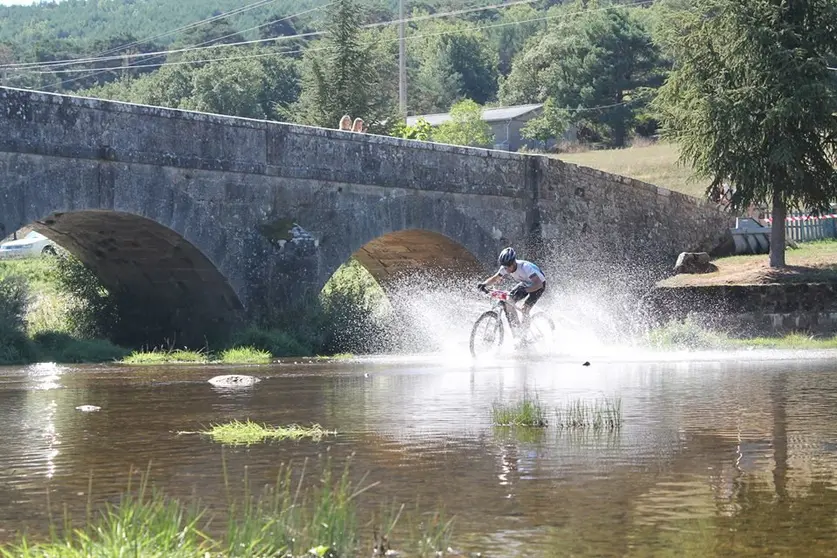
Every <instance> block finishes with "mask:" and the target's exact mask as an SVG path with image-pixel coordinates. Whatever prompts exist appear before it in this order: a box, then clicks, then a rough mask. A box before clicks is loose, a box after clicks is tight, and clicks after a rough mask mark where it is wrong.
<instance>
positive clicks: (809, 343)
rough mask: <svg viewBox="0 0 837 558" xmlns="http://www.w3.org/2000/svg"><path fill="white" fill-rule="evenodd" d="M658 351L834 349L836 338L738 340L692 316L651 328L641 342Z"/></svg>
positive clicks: (791, 336)
mask: <svg viewBox="0 0 837 558" xmlns="http://www.w3.org/2000/svg"><path fill="white" fill-rule="evenodd" d="M643 341H644V343H645V344H646V346H648V347H650V348H652V349H657V350H719V351H720V350H735V349H783V350H804V349H805V350H823V349H837V335H834V336H824V337H818V336H814V335H806V334H803V333H790V334H787V335H783V336H776V337H750V338H739V337H733V336H730V335H728V334H727V333H725V332H722V331H715V330H713V329H711V328H708V327H705V326H703V325H702V324H700V323H699V322H698V321H697V320H695V319H693V318H692V317H691V316H687V317H686V318H685V319H683V320H675V321H671V322H669V323H667V324H665V325H663V326H661V327H658V328H655V329H652V330H651V331H649V332H648V334H647V335H646V336H645V339H644V340H643Z"/></svg>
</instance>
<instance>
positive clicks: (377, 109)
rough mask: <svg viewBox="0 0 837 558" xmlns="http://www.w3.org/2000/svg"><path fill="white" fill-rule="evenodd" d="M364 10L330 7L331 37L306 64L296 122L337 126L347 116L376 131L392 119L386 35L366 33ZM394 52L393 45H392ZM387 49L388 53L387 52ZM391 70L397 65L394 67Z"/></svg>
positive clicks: (347, 2)
mask: <svg viewBox="0 0 837 558" xmlns="http://www.w3.org/2000/svg"><path fill="white" fill-rule="evenodd" d="M362 23H363V11H362V9H361V6H360V4H359V3H358V2H357V1H356V0H336V1H335V2H333V3H331V4H330V5H329V8H328V25H327V31H328V34H327V36H326V38H324V39H321V40H319V41H316V42H315V43H313V45H312V48H311V49H309V50H307V51H306V52H305V55H304V57H303V60H302V93H301V96H300V99H299V102H298V103H297V104H296V105H295V106H294V108H293V113H294V120H296V121H297V122H302V123H305V124H313V125H317V126H323V127H335V126H336V125H337V123H338V122H339V120H340V118H341V117H342V116H343V115H344V114H349V115H350V116H351V117H352V118H353V119H354V118H362V119H363V120H364V121H365V122H366V124H367V125H368V126H369V127H370V129H371V130H373V131H374V130H375V129H376V127H378V126H380V125H381V123H382V122H384V121H386V120H387V119H388V118H390V117H391V116H392V114H393V110H394V105H393V101H394V99H393V96H392V95H391V94H388V93H391V92H392V91H393V81H392V77H393V75H394V74H393V73H392V70H391V71H390V72H389V73H387V72H386V71H385V66H383V65H382V64H381V62H382V59H383V60H391V58H390V57H389V56H391V55H392V52H390V53H389V56H387V55H386V54H384V52H386V45H385V44H384V43H382V42H381V37H382V35H381V33H380V32H377V31H362V30H361V27H360V26H361V24H362ZM389 46H390V47H392V44H390V45H389ZM382 49H383V50H382ZM389 66H393V65H392V64H389Z"/></svg>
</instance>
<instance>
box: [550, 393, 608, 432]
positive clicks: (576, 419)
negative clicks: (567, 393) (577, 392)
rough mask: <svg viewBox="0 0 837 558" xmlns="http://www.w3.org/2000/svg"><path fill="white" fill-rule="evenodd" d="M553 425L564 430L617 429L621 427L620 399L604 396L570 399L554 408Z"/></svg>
mask: <svg viewBox="0 0 837 558" xmlns="http://www.w3.org/2000/svg"><path fill="white" fill-rule="evenodd" d="M555 426H556V427H557V428H561V429H566V430H575V429H586V428H589V429H592V430H619V428H621V427H622V399H621V398H620V397H616V398H613V399H610V398H608V397H604V398H602V399H596V400H595V401H593V402H592V403H591V402H587V401H584V400H583V399H576V400H575V401H570V402H568V403H566V404H565V405H562V406H558V407H556V408H555Z"/></svg>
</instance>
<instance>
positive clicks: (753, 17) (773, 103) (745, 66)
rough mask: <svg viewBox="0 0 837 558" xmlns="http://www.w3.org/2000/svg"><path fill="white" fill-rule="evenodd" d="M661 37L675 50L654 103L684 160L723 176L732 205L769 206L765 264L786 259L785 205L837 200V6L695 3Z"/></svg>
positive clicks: (789, 1) (787, 1) (714, 185)
mask: <svg viewBox="0 0 837 558" xmlns="http://www.w3.org/2000/svg"><path fill="white" fill-rule="evenodd" d="M668 22H669V25H670V27H669V31H668V32H667V33H664V34H663V39H664V40H666V41H667V42H668V44H669V47H670V48H671V49H672V51H673V52H674V53H675V57H676V60H677V61H678V62H677V67H676V68H675V69H674V71H672V73H671V76H670V77H669V79H668V81H667V82H666V84H665V85H664V86H663V87H662V89H661V91H660V93H659V96H658V98H657V100H656V106H657V107H658V108H659V110H660V113H661V119H662V122H663V126H664V134H665V135H666V137H668V138H670V139H672V140H674V141H676V142H677V143H678V144H679V145H680V149H681V158H682V160H683V161H685V162H688V163H691V164H692V166H693V167H694V169H695V171H696V173H697V174H698V175H701V176H705V177H709V178H711V185H710V187H709V190H708V192H710V193H711V192H713V191H716V190H717V189H719V188H720V187H721V186H722V184H723V183H724V182H729V184H730V185H731V186H732V187H733V188H734V193H733V195H732V200H731V205H732V207H733V208H734V209H743V208H745V207H748V206H749V205H750V204H754V203H755V204H758V203H766V204H772V208H773V209H772V214H773V223H774V226H773V227H772V230H771V238H770V266H771V267H783V266H784V265H785V227H784V226H783V223H784V222H785V216H786V212H787V208H789V207H790V208H796V207H801V208H805V209H807V210H809V211H812V212H818V211H824V210H827V209H828V207H829V203H830V202H832V201H834V200H835V199H837V171H835V164H837V72H834V71H830V70H829V69H828V67H827V66H828V61H829V60H830V59H832V58H831V57H833V56H834V55H835V54H837V3H835V2H834V1H833V0H784V1H780V0H694V2H693V3H692V5H691V6H690V7H689V9H687V10H677V9H675V10H673V12H672V13H671V14H670V17H669V18H668Z"/></svg>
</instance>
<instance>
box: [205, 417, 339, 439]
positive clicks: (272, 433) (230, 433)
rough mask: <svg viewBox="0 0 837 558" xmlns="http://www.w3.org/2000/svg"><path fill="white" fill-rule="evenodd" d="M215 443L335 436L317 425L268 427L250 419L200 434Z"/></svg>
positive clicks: (229, 423)
mask: <svg viewBox="0 0 837 558" xmlns="http://www.w3.org/2000/svg"><path fill="white" fill-rule="evenodd" d="M202 434H206V435H207V436H209V437H210V438H212V439H213V440H214V441H216V442H220V443H222V444H227V445H250V444H256V443H259V442H264V441H266V440H299V439H301V438H311V439H312V440H314V441H317V442H318V441H320V440H321V439H322V438H323V437H325V436H328V435H332V434H336V432H334V431H329V430H325V429H324V428H323V427H321V426H320V425H319V424H313V425H311V426H300V425H298V424H292V425H290V426H268V425H266V424H258V423H255V422H253V421H251V420H250V419H247V421H245V422H241V421H238V420H234V421H232V422H228V423H225V424H213V425H210V428H209V430H206V431H204V432H202Z"/></svg>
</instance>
